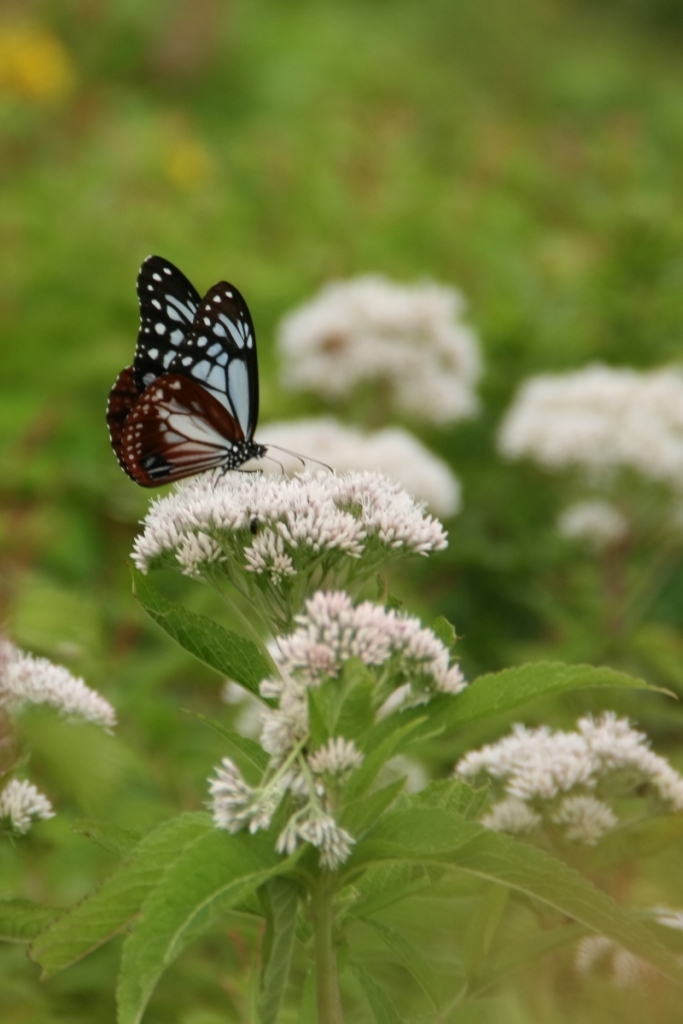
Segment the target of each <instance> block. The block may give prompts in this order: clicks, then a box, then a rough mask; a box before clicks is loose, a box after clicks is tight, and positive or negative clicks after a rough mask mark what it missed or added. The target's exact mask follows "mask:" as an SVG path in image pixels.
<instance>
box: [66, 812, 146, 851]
mask: <svg viewBox="0 0 683 1024" xmlns="http://www.w3.org/2000/svg"><path fill="white" fill-rule="evenodd" d="M71 831H72V832H75V833H76V835H79V836H84V837H85V838H86V839H90V841H91V842H93V843H97V845H98V846H101V847H102V849H103V850H106V851H107V853H113V854H114V856H116V857H127V856H128V855H129V854H130V853H132V852H133V850H134V849H135V847H136V846H137V844H138V843H139V842H140V840H141V839H142V832H133V831H132V830H131V829H128V828H121V826H120V825H112V824H110V823H109V822H106V821H90V820H89V819H86V818H80V819H79V820H78V821H74V822H73V824H72V826H71Z"/></svg>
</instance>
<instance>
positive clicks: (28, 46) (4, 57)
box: [0, 24, 76, 102]
mask: <svg viewBox="0 0 683 1024" xmlns="http://www.w3.org/2000/svg"><path fill="white" fill-rule="evenodd" d="M75 79H76V73H75V68H74V65H73V61H72V60H71V57H70V56H69V54H68V52H67V51H66V49H65V48H64V46H63V45H62V43H61V42H60V40H59V39H58V38H57V37H56V36H54V35H52V33H50V32H48V31H47V30H45V29H42V28H38V27H35V26H30V25H16V24H13V25H0V90H1V91H3V92H6V93H9V94H10V95H13V96H18V97H21V98H23V99H28V100H35V101H36V102H45V101H48V102H49V101H52V100H59V99H62V97H64V96H65V95H66V94H67V93H69V92H70V91H71V89H72V88H73V85H74V82H75Z"/></svg>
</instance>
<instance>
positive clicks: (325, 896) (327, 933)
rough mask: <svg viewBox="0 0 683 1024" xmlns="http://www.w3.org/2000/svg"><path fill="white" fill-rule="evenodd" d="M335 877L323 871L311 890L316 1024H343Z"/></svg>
mask: <svg viewBox="0 0 683 1024" xmlns="http://www.w3.org/2000/svg"><path fill="white" fill-rule="evenodd" d="M336 885H337V877H336V875H335V874H333V873H332V872H323V874H321V875H320V877H319V879H318V882H317V885H316V887H315V889H314V890H313V898H312V902H311V918H312V924H313V941H314V944H315V945H314V957H315V988H316V1005H317V1010H318V1019H317V1024H344V1015H343V1013H342V1006H341V998H340V996H339V981H338V978H337V955H336V950H335V948H334V940H333V935H332V928H333V924H334V894H335V890H336Z"/></svg>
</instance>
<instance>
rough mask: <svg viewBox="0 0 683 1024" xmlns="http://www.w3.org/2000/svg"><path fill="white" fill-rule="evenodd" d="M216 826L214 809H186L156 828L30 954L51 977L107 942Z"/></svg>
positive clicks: (35, 941)
mask: <svg viewBox="0 0 683 1024" xmlns="http://www.w3.org/2000/svg"><path fill="white" fill-rule="evenodd" d="M209 830H210V831H211V832H213V831H215V830H214V826H213V823H212V821H211V818H210V817H209V815H208V814H182V815H180V817H178V818H173V819H171V821H166V822H164V823H163V824H162V825H159V827H158V828H155V829H154V830H153V831H152V832H150V833H149V834H148V835H147V836H145V838H144V839H142V840H141V841H140V842H139V843H138V845H137V846H136V848H135V850H134V851H133V853H132V854H131V855H130V857H129V858H128V860H126V861H124V862H123V863H122V864H121V865H120V866H119V868H118V869H117V870H116V871H115V872H114V874H113V875H111V876H110V877H109V878H108V879H107V880H106V881H105V882H104V883H103V884H102V885H101V886H100V888H99V889H97V890H96V891H95V892H94V893H93V894H92V895H91V896H88V897H86V899H85V900H83V902H82V903H79V904H78V905H77V906H76V907H74V908H73V910H70V911H68V912H67V913H66V914H63V915H62V916H61V917H59V918H58V920H57V921H55V923H54V924H52V925H50V926H48V928H46V930H45V931H44V932H42V933H41V934H40V935H39V936H38V937H37V938H36V939H35V940H34V942H33V944H32V945H31V949H30V951H29V952H30V956H31V958H32V959H33V960H35V961H36V963H39V964H40V966H41V967H42V968H43V975H44V977H50V976H51V975H53V974H55V973H56V972H57V971H60V970H62V969H63V968H64V967H67V966H68V965H69V964H71V963H73V962H74V961H75V960H80V958H81V957H83V956H85V955H86V953H90V952H91V950H93V949H96V948H97V946H100V945H102V943H103V942H106V941H107V940H108V939H110V938H111V937H112V936H113V935H116V933H117V932H119V931H121V929H122V928H125V926H126V925H127V924H128V923H129V922H130V921H131V919H132V918H133V917H134V916H135V915H136V914H137V913H138V911H139V910H140V907H141V906H142V904H143V902H144V900H145V899H146V898H147V896H148V895H149V893H150V891H151V890H152V889H153V888H154V886H156V885H157V884H158V882H159V880H160V879H161V877H162V875H163V873H164V870H165V869H166V867H167V866H168V864H169V863H170V862H172V861H173V860H175V858H176V857H178V856H179V855H180V854H182V851H183V849H184V848H185V846H186V845H187V844H188V843H192V842H194V841H195V840H197V839H198V838H199V837H200V836H202V835H205V834H206V832H207V831H209Z"/></svg>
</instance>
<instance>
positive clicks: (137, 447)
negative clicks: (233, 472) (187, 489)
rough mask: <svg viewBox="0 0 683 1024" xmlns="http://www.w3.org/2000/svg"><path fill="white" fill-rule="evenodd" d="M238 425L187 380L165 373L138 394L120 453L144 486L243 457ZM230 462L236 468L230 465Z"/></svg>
mask: <svg viewBox="0 0 683 1024" xmlns="http://www.w3.org/2000/svg"><path fill="white" fill-rule="evenodd" d="M243 447H244V435H243V433H242V430H241V428H240V425H239V423H238V422H237V421H236V420H235V419H234V418H233V417H232V416H231V415H230V414H229V413H228V412H227V410H226V409H225V407H224V406H223V405H221V403H220V402H218V401H217V400H216V399H215V398H213V396H212V395H211V394H210V393H209V392H208V391H207V390H206V388H204V387H202V385H201V384H198V383H196V382H195V381H193V380H192V379H191V378H188V377H184V376H180V375H179V374H165V375H164V376H163V377H160V378H159V379H158V380H156V381H153V383H152V384H150V385H149V387H147V388H146V389H145V391H144V392H143V393H142V395H140V397H139V399H138V401H137V403H136V404H135V406H134V408H133V409H132V411H131V412H130V414H129V415H128V418H127V419H126V422H125V425H124V428H123V432H122V438H121V454H122V459H123V460H124V462H125V467H126V469H127V471H128V474H129V476H132V477H133V479H134V480H135V481H136V482H137V483H139V484H142V485H143V487H154V486H156V485H158V484H160V483H168V482H169V481H171V480H180V479H181V478H182V477H185V476H191V475H192V474H194V473H201V472H203V471H204V470H207V469H213V468H215V467H216V466H226V468H228V469H231V468H236V467H237V466H239V465H241V463H242V462H244V461H245V458H244V456H243V454H242V450H243ZM233 462H234V466H233V465H232V464H231V463H233Z"/></svg>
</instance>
